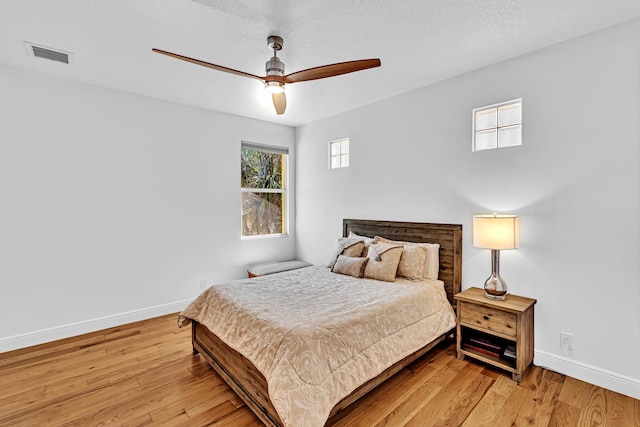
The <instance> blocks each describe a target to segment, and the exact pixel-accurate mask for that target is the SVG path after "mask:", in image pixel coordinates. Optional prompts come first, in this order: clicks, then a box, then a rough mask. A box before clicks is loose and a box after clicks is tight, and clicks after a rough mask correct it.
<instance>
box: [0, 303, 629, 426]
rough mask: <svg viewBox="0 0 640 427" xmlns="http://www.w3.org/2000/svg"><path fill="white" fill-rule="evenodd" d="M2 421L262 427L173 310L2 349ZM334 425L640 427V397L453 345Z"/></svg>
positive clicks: (19, 423) (408, 371)
mask: <svg viewBox="0 0 640 427" xmlns="http://www.w3.org/2000/svg"><path fill="white" fill-rule="evenodd" d="M0 425H1V426H67V425H74V426H96V425H118V426H120V425H126V426H142V425H162V426H172V425H184V426H205V425H206V426H256V427H257V426H260V425H261V423H260V422H259V421H258V420H257V418H255V416H254V415H253V414H252V413H251V412H250V411H249V410H248V409H247V408H246V406H245V405H244V404H243V403H242V401H241V400H240V399H238V398H237V397H236V396H235V394H234V393H233V392H232V391H231V390H230V389H229V388H228V387H227V386H226V384H224V382H223V381H222V380H221V379H220V378H219V377H218V375H217V374H216V373H215V372H214V371H213V370H212V369H211V368H210V367H209V366H208V365H207V363H206V362H205V361H204V360H203V359H202V358H201V357H200V356H198V355H192V352H191V329H190V328H182V329H179V328H178V327H177V315H175V314H174V315H169V316H163V317H158V318H155V319H149V320H146V321H143V322H136V323H132V324H128V325H124V326H121V327H117V328H111V329H107V330H104V331H100V332H95V333H92V334H87V335H83V336H79V337H74V338H70V339H66V340H62V341H57V342H55V343H50V344H44V345H41V346H36V347H31V348H28V349H22V350H17V351H13V352H9V353H3V354H0ZM335 425H336V426H367V427H369V426H420V427H426V426H445V425H448V426H458V425H464V426H470V427H475V426H492V427H499V426H562V427H566V426H621V427H627V426H640V401H638V400H635V399H632V398H630V397H626V396H623V395H620V394H618V393H614V392H612V391H609V390H604V389H602V388H599V387H596V386H593V385H590V384H587V383H584V382H582V381H578V380H576V379H573V378H570V377H565V376H563V375H560V374H557V373H554V372H551V371H548V370H545V369H542V368H538V367H534V368H532V369H530V370H529V371H528V373H527V374H526V375H525V378H524V380H523V381H522V383H521V384H519V385H518V384H516V383H515V382H513V381H511V379H510V377H509V376H508V375H507V374H505V373H502V372H500V371H498V370H495V369H493V368H489V367H485V366H483V365H481V364H478V363H476V362H473V361H469V360H465V361H461V360H458V359H457V358H456V357H455V343H453V342H448V343H446V344H444V345H442V346H441V347H438V348H437V349H436V350H435V351H433V352H431V353H430V354H427V355H426V356H425V357H423V358H421V359H419V360H417V361H416V362H414V363H413V364H411V365H410V366H409V367H407V368H406V369H404V370H403V371H401V372H400V373H399V374H398V375H396V376H394V377H393V378H391V379H390V380H389V381H387V382H386V383H384V384H383V385H381V386H380V387H378V388H377V389H376V390H374V391H373V392H372V393H371V394H369V395H368V396H367V397H365V398H364V399H363V400H361V401H360V402H358V403H356V404H355V405H354V406H353V407H352V408H350V409H348V410H346V411H344V414H343V417H342V418H341V419H340V420H339V421H338V422H337V424H335Z"/></svg>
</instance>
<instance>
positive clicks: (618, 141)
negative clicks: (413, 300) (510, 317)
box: [296, 20, 640, 397]
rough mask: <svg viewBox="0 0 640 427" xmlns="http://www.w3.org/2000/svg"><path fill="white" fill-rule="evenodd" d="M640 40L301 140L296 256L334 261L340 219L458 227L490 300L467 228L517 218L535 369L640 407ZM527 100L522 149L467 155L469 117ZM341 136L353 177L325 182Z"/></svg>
mask: <svg viewBox="0 0 640 427" xmlns="http://www.w3.org/2000/svg"><path fill="white" fill-rule="evenodd" d="M638 40H640V20H635V21H632V22H630V23H627V24H623V25H620V26H617V27H613V28H610V29H607V30H605V31H602V32H598V33H594V34H591V35H587V36H584V37H581V38H578V39H574V40H572V41H569V42H566V43H562V44H559V45H556V46H552V47H549V48H546V49H543V50H540V51H536V52H534V53H531V54H527V55H524V56H521V57H518V58H516V59H513V60H510V61H507V62H503V63H499V64H496V65H493V66H489V67H486V68H483V69H480V70H478V71H474V72H471V73H468V74H465V75H461V76H458V77H456V78H452V79H450V80H447V81H443V82H441V83H439V84H434V85H432V86H428V87H425V88H422V89H420V90H416V91H412V92H410V93H406V94H403V95H400V96H397V97H394V98H392V99H389V100H385V101H382V102H379V103H376V104H373V105H369V106H366V107H363V108H360V109H357V110H354V111H351V112H347V113H344V114H340V115H337V116H334V117H330V118H327V119H323V120H320V121H318V122H314V123H311V124H307V125H304V126H301V127H299V128H298V129H297V130H296V133H297V137H296V139H297V144H298V169H297V186H298V193H297V194H298V199H297V229H298V235H297V242H298V255H299V257H301V258H303V259H306V260H308V261H311V262H314V263H320V262H325V261H326V259H327V257H328V256H329V255H330V253H331V251H332V250H333V247H334V245H335V240H336V238H337V237H338V236H339V235H340V233H341V220H342V218H364V219H385V220H402V221H423V222H446V223H460V224H462V225H463V241H464V245H463V288H467V287H470V286H481V284H482V283H483V282H484V279H486V277H487V276H488V275H489V273H490V259H489V251H488V250H481V249H476V248H474V247H473V246H472V244H471V218H472V215H473V214H477V213H491V212H494V211H498V212H501V213H516V214H519V215H521V225H522V236H521V247H520V249H519V250H517V251H503V252H502V263H501V273H502V276H503V277H504V278H505V280H506V281H507V283H508V284H509V286H510V290H511V292H513V293H515V294H521V295H525V296H529V297H533V298H537V300H538V304H537V305H536V308H535V310H536V317H535V325H536V331H535V348H536V363H537V364H542V365H547V366H550V367H552V368H554V369H557V370H560V371H563V372H566V373H568V374H571V375H573V376H577V377H580V376H582V377H583V379H587V380H590V381H591V382H596V383H598V382H599V383H600V384H601V385H605V386H608V387H609V388H617V389H618V390H619V391H622V392H625V393H627V394H632V395H635V397H640V380H639V379H640V364H639V363H638V360H639V359H638V358H639V355H640V310H639V309H638V307H639V306H640V269H639V267H638V265H639V264H638V260H639V259H640V248H639V247H640V232H639V227H638V222H639V221H638V220H639V218H640V210H639V200H640V188H639V187H640V186H639V184H640V183H639V176H638V166H639V163H640V151H639V148H638V146H639V142H640V132H639V126H638V120H639V117H640V90H639V85H638V81H639V78H640V66H639V65H640V42H638ZM416 54H420V53H419V52H418V53H416ZM383 64H384V58H383ZM383 66H384V65H383ZM520 97H522V98H523V110H524V119H523V121H524V124H523V127H524V129H523V138H524V145H523V146H521V147H516V148H508V149H502V150H495V151H484V152H477V153H472V152H471V110H472V109H473V108H476V107H482V106H486V105H490V104H494V103H497V102H501V101H508V100H511V99H514V98H520ZM342 137H350V139H351V146H350V148H351V166H350V167H349V168H348V169H343V170H334V171H329V170H328V169H327V144H328V141H330V140H332V139H336V138H342ZM561 331H563V332H568V333H572V334H574V336H575V338H574V339H575V344H574V345H575V349H574V354H573V356H572V357H565V356H564V355H563V353H562V351H561V349H560V332H561ZM609 380H610V381H609Z"/></svg>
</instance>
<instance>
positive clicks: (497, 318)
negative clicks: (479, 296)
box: [460, 302, 518, 337]
mask: <svg viewBox="0 0 640 427" xmlns="http://www.w3.org/2000/svg"><path fill="white" fill-rule="evenodd" d="M460 321H461V322H462V323H466V324H469V325H473V326H475V327H478V328H482V329H486V330H489V331H494V332H500V333H502V334H505V335H509V336H512V337H515V336H516V331H517V326H518V321H517V316H516V314H514V313H508V312H505V311H502V310H496V309H494V308H490V307H485V306H482V305H477V304H472V303H468V302H462V307H461V308H460Z"/></svg>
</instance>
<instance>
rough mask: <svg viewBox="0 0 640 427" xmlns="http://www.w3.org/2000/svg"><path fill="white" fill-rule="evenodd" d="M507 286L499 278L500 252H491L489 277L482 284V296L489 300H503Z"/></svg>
mask: <svg viewBox="0 0 640 427" xmlns="http://www.w3.org/2000/svg"><path fill="white" fill-rule="evenodd" d="M507 293H508V292H507V284H506V282H505V281H504V280H502V278H501V277H500V251H498V250H492V251H491V276H489V278H488V279H487V280H486V281H485V282H484V294H485V296H486V297H487V298H489V299H495V300H500V301H502V300H504V299H505V298H506V297H507Z"/></svg>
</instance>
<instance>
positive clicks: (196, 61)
mask: <svg viewBox="0 0 640 427" xmlns="http://www.w3.org/2000/svg"><path fill="white" fill-rule="evenodd" d="M151 50H153V51H154V52H156V53H161V54H163V55H167V56H170V57H172V58H176V59H180V60H182V61H187V62H191V63H192V64H196V65H202V66H203V67H207V68H213V69H214V70H218V71H224V72H225V73H231V74H236V75H238V76H244V77H251V78H253V79H258V80H260V81H262V82H264V77H260V76H256V75H255V74H251V73H245V72H244V71H238V70H234V69H233V68H227V67H223V66H222V65H216V64H211V63H209V62H205V61H201V60H199V59H194V58H189V57H188V56H183V55H178V54H177V53H171V52H167V51H166V50H160V49H156V48H155V47H154V48H153V49H151Z"/></svg>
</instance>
